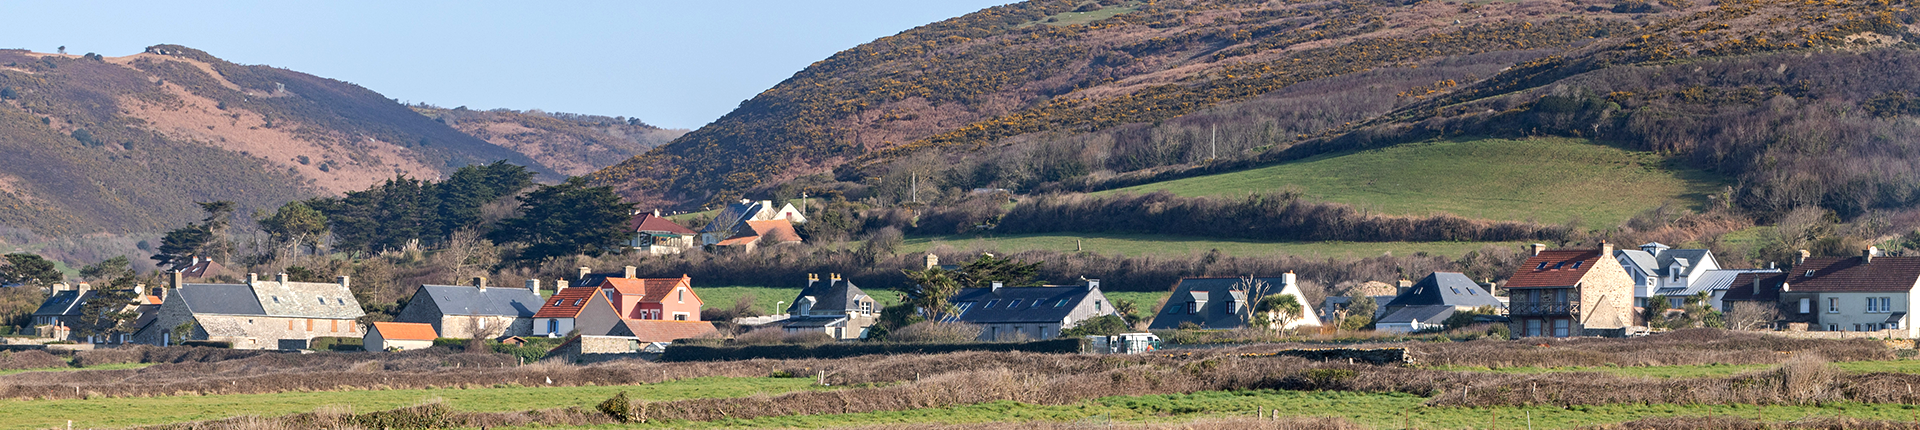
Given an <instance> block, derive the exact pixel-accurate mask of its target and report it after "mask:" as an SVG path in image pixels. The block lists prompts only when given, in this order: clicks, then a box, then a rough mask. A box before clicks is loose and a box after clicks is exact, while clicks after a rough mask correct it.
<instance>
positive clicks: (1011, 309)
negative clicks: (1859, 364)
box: [947, 285, 1112, 324]
mask: <svg viewBox="0 0 1920 430" xmlns="http://www.w3.org/2000/svg"><path fill="white" fill-rule="evenodd" d="M1098 291H1099V290H1096V289H1090V288H1087V287H1086V286H1081V285H1075V286H1049V287H1005V288H1001V289H1000V291H994V290H993V289H992V288H966V289H962V290H960V293H959V294H954V295H953V298H950V299H948V300H947V301H948V302H949V303H953V304H954V306H956V307H959V308H960V316H959V318H958V319H959V321H960V322H965V323H974V324H996V323H1049V322H1064V321H1066V320H1067V317H1068V316H1071V315H1072V314H1073V310H1074V308H1076V307H1079V305H1080V302H1081V301H1084V300H1087V298H1088V297H1090V296H1092V295H1093V294H1094V293H1096V292H1098ZM1100 297H1106V296H1105V295H1101V296H1100ZM1036 304H1038V305H1037V306H1036ZM1105 308H1106V309H1109V310H1110V309H1112V307H1111V306H1106V307H1105Z"/></svg>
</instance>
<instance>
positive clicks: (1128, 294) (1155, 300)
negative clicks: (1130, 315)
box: [1100, 286, 1172, 319]
mask: <svg viewBox="0 0 1920 430" xmlns="http://www.w3.org/2000/svg"><path fill="white" fill-rule="evenodd" d="M1169 287H1171V286H1169ZM1171 293H1172V292H1171V291H1156V292H1143V291H1102V292H1100V294H1105V295H1107V300H1110V301H1115V302H1118V301H1121V300H1127V301H1132V302H1133V306H1134V309H1137V310H1138V311H1137V312H1136V313H1135V316H1138V317H1141V318H1148V319H1151V318H1153V315H1154V314H1153V305H1157V304H1160V300H1163V299H1166V298H1167V294H1171Z"/></svg>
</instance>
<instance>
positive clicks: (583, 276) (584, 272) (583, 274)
mask: <svg viewBox="0 0 1920 430" xmlns="http://www.w3.org/2000/svg"><path fill="white" fill-rule="evenodd" d="M588 273H593V269H589V268H586V267H584V266H582V267H581V268H580V277H578V278H574V279H587V274H588Z"/></svg>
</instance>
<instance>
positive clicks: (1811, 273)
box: [1807, 270, 1813, 278]
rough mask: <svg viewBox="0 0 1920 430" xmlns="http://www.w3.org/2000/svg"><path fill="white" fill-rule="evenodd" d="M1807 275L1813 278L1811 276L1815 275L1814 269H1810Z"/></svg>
mask: <svg viewBox="0 0 1920 430" xmlns="http://www.w3.org/2000/svg"><path fill="white" fill-rule="evenodd" d="M1807 277H1809V278H1811V277H1813V271H1812V270H1808V271H1807Z"/></svg>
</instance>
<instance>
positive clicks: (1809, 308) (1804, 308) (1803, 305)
mask: <svg viewBox="0 0 1920 430" xmlns="http://www.w3.org/2000/svg"><path fill="white" fill-rule="evenodd" d="M1800 313H1803V314H1810V313H1813V299H1811V298H1807V297H1801V298H1800Z"/></svg>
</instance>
